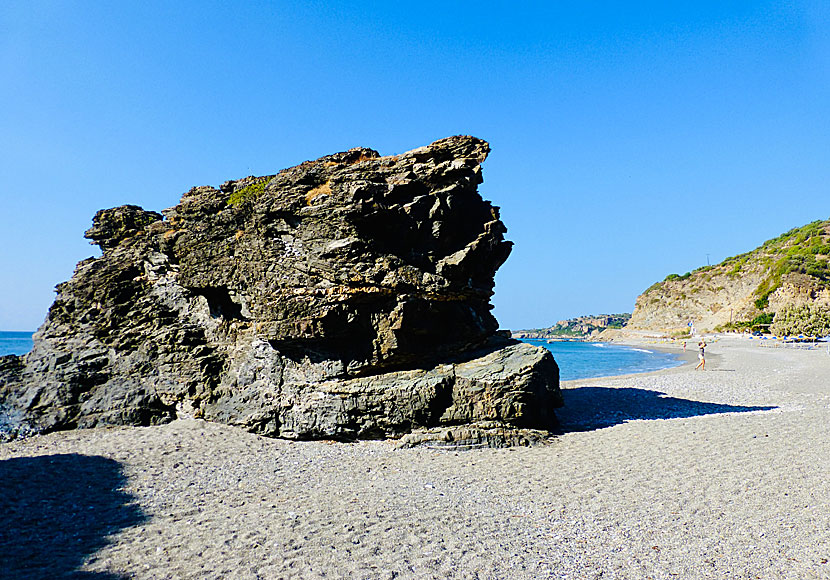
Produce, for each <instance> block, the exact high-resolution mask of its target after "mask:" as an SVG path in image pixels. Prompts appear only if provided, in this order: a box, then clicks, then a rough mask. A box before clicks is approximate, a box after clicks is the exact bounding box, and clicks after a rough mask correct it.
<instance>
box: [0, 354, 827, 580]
mask: <svg viewBox="0 0 830 580" xmlns="http://www.w3.org/2000/svg"><path fill="white" fill-rule="evenodd" d="M690 344H691V343H690ZM674 348H677V347H674ZM689 351H690V352H689V353H688V354H687V356H688V357H689V360H690V362H689V363H687V364H684V365H683V366H680V367H676V368H673V369H667V370H663V371H659V372H654V373H647V374H640V375H629V376H624V377H612V378H601V379H588V380H580V381H570V382H565V383H563V385H562V387H563V393H564V397H565V401H566V406H565V408H563V409H560V410H559V411H558V412H557V414H558V416H559V418H560V420H561V423H562V432H561V433H560V434H558V435H556V436H554V437H552V438H551V440H550V441H549V443H548V444H546V445H541V446H536V447H531V448H509V449H474V450H469V451H448V450H441V449H425V448H420V449H399V448H398V447H397V445H396V442H395V441H362V442H358V443H335V442H326V441H313V442H293V441H287V440H278V439H267V438H263V437H259V436H256V435H253V434H250V433H247V432H244V431H241V430H238V429H234V428H231V427H227V426H223V425H217V424H211V423H206V422H203V421H198V420H177V421H175V422H173V423H170V424H167V425H163V426H158V427H146V428H114V429H94V430H81V431H72V432H62V433H53V434H49V435H45V436H38V437H33V438H30V439H25V440H21V441H15V442H11V443H5V444H0V514H4V516H3V520H2V530H0V570H4V571H5V572H4V573H0V576H2V577H3V578H61V577H72V578H90V579H92V578H94V579H97V580H110V579H118V578H138V579H160V578H170V579H174V578H181V579H184V578H194V579H195V578H200V579H201V578H208V579H210V578H216V579H219V578H239V579H271V578H470V579H473V578H477V579H490V578H519V579H522V578H528V579H530V578H556V579H600V578H602V579H603V580H607V579H648V578H651V579H669V578H681V579H698V578H700V579H703V578H724V579H744V578H746V579H755V578H761V579H779V578H781V579H784V578H786V579H799V580H801V579H811V578H830V353H828V351H827V348H826V346H825V347H823V348H817V349H813V350H807V349H795V348H763V347H761V346H760V345H759V344H757V341H748V340H745V339H740V338H722V339H720V340H718V341H717V342H713V343H711V344H710V345H709V347H708V348H707V355H709V356H708V357H707V364H706V370H705V371H700V370H697V371H696V370H694V365H695V364H696V362H697V360H696V349H694V348H690V349H689ZM693 357H694V360H692V358H693Z"/></svg>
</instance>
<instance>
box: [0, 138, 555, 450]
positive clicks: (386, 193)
mask: <svg viewBox="0 0 830 580" xmlns="http://www.w3.org/2000/svg"><path fill="white" fill-rule="evenodd" d="M488 152H489V146H488V144H487V143H486V142H484V141H481V140H479V139H475V138H473V137H451V138H448V139H444V140H441V141H437V142H435V143H433V144H432V145H430V146H428V147H422V148H420V149H415V150H413V151H410V152H408V153H404V154H402V155H398V156H392V157H381V156H380V155H379V154H378V153H377V152H376V151H373V150H371V149H352V150H349V151H346V152H343V153H337V154H335V155H329V156H327V157H323V158H321V159H318V160H316V161H310V162H306V163H303V164H301V165H299V166H297V167H293V168H290V169H286V170H283V171H281V172H279V173H277V174H276V175H270V176H264V177H248V178H245V179H241V180H238V181H228V182H225V183H223V184H222V185H221V186H220V187H219V188H213V187H196V188H193V189H191V190H190V191H188V192H187V193H186V194H184V196H183V197H182V200H181V202H180V203H179V205H177V206H175V207H173V208H171V209H168V210H165V211H163V212H162V214H158V213H155V212H150V211H145V210H143V209H141V208H140V207H137V206H122V207H117V208H113V209H108V210H102V211H99V212H98V213H97V214H96V215H95V217H94V219H93V225H92V228H91V229H90V230H89V231H87V233H86V236H87V237H88V238H90V239H91V240H92V241H93V242H94V243H95V244H97V245H98V246H100V248H101V249H102V251H103V255H102V256H101V257H100V258H89V259H87V260H84V261H82V262H81V263H79V264H78V266H77V268H76V271H75V274H74V276H73V277H72V279H71V280H69V281H68V282H66V283H63V284H61V285H59V286H58V288H57V291H58V295H57V298H56V300H55V302H54V304H53V305H52V307H51V308H50V310H49V314H48V317H47V320H46V322H45V323H44V324H43V326H42V327H41V328H40V329H39V330H38V332H37V333H36V335H35V341H34V342H35V344H34V348H33V350H32V351H31V352H30V353H29V354H27V355H25V356H24V357H22V358H17V357H5V358H4V359H2V360H0V414H2V416H0V423H4V424H5V427H4V429H5V432H6V434H7V435H8V434H9V433H12V432H17V433H29V432H46V431H52V430H58V429H70V428H76V427H95V426H98V425H124V424H127V425H150V424H156V423H162V422H166V421H170V420H172V419H173V418H175V417H177V416H182V415H194V416H197V417H202V418H204V419H207V420H210V421H219V422H222V423H227V424H231V425H238V426H240V427H242V428H244V429H247V430H249V431H253V432H255V433H260V434H263V435H268V436H277V437H289V438H296V439H304V438H320V437H325V438H337V439H353V438H360V437H364V438H365V437H390V436H399V435H402V434H404V433H408V432H410V431H412V430H413V429H418V428H440V427H442V426H444V427H449V426H458V425H469V424H474V423H476V422H479V421H485V422H490V423H492V422H493V421H495V422H496V423H497V424H501V425H506V426H509V427H511V428H536V429H549V428H551V427H552V426H553V425H555V416H554V414H553V408H554V407H556V406H559V405H561V404H562V401H561V396H560V394H559V390H558V369H557V367H556V363H555V362H554V360H553V359H552V357H551V355H550V353H548V352H547V351H546V350H544V349H538V348H535V347H532V346H529V345H526V344H521V343H517V342H515V341H512V340H510V339H509V338H506V337H505V336H503V335H501V334H499V333H497V332H496V330H497V322H496V320H495V318H494V317H493V316H492V314H491V313H490V310H491V309H492V306H491V305H490V297H491V296H492V293H493V285H494V283H493V277H494V274H495V271H496V269H497V268H498V267H499V266H500V265H501V264H502V263H503V262H504V260H505V259H506V258H507V256H508V254H509V253H510V248H511V244H510V242H507V241H505V240H504V237H503V234H504V233H505V231H506V229H505V227H504V225H503V224H502V222H501V221H500V220H499V213H498V208H496V207H493V206H492V205H491V204H490V203H489V202H486V201H484V200H483V199H482V198H481V196H480V195H479V194H478V192H477V186H478V184H479V183H481V181H482V177H481V163H482V162H483V161H484V159H485V158H486V157H487V154H488ZM490 423H488V425H489V424H490ZM488 429H492V426H491V427H488Z"/></svg>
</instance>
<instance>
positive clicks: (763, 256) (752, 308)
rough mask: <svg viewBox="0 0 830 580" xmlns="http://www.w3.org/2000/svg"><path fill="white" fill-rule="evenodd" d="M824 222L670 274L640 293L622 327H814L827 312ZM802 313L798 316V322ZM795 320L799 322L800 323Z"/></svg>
mask: <svg viewBox="0 0 830 580" xmlns="http://www.w3.org/2000/svg"><path fill="white" fill-rule="evenodd" d="M828 258H830V220H824V221H815V222H812V223H810V224H807V225H806V226H803V227H800V228H795V229H792V230H790V231H789V232H787V233H785V234H782V235H780V236H778V237H777V238H774V239H771V240H768V241H766V242H764V243H763V244H762V245H761V246H759V247H758V248H756V249H754V250H752V251H751V252H747V253H745V254H740V255H738V256H734V257H731V258H727V259H726V260H724V261H723V262H721V263H719V264H716V265H714V266H705V267H702V268H698V269H697V270H694V271H693V272H687V273H686V274H683V275H678V274H671V275H669V276H667V277H666V279H665V280H663V281H662V282H658V283H656V284H654V285H652V286H651V287H650V288H648V289H647V290H646V291H645V292H643V294H641V295H640V296H639V297H638V298H637V301H636V304H635V308H634V312H633V313H632V316H631V321H630V322H629V324H628V325H627V328H629V329H642V330H656V331H661V332H667V333H676V334H679V333H681V332H683V331H686V330H688V324H689V322H692V323H694V325H695V327H696V328H697V329H698V330H700V331H712V330H729V329H741V328H755V329H766V328H769V327H770V325H772V329H773V331H776V330H777V331H778V332H781V333H792V332H810V331H811V330H812V331H814V332H820V331H821V324H819V328H813V327H814V326H815V324H814V323H815V320H814V321H813V323H809V324H808V320H807V319H815V318H818V319H820V320H819V323H820V321H821V320H826V319H828V318H830V264H829V263H828ZM802 319H803V320H802ZM799 321H801V322H799Z"/></svg>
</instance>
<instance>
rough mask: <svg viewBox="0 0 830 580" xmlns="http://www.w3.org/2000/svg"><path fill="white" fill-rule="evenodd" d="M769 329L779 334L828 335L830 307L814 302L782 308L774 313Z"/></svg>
mask: <svg viewBox="0 0 830 580" xmlns="http://www.w3.org/2000/svg"><path fill="white" fill-rule="evenodd" d="M771 330H772V332H774V333H775V334H780V335H789V334H804V335H807V336H827V335H830V308H827V307H826V306H819V305H816V304H804V305H801V306H788V307H786V308H782V309H781V310H779V311H778V312H777V313H776V314H775V318H774V320H773V322H772V327H771Z"/></svg>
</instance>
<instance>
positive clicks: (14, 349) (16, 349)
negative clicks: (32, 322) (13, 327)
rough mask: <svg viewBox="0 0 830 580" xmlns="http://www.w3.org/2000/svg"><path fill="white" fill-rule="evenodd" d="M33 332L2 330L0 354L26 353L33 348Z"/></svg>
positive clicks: (0, 334) (0, 332)
mask: <svg viewBox="0 0 830 580" xmlns="http://www.w3.org/2000/svg"><path fill="white" fill-rule="evenodd" d="M32 334H33V333H31V332H6V331H0V356H4V355H7V354H26V353H27V352H29V351H30V350H32Z"/></svg>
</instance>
